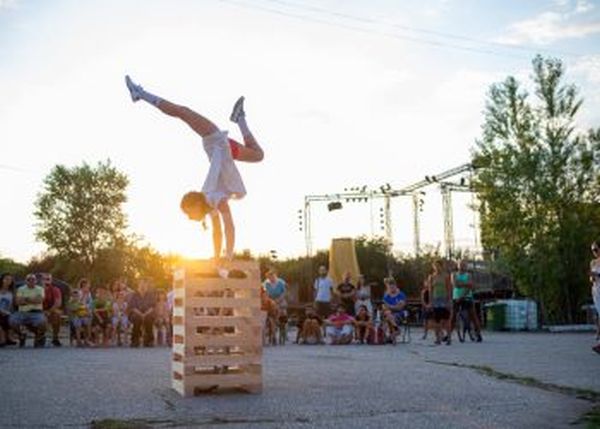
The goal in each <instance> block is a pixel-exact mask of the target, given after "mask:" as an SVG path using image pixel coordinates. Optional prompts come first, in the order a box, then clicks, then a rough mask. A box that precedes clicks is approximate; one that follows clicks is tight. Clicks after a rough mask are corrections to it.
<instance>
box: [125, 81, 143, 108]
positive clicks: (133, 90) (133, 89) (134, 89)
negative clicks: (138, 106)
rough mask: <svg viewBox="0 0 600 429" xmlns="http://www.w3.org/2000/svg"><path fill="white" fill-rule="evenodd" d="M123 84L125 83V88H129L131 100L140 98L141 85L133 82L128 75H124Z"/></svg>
mask: <svg viewBox="0 0 600 429" xmlns="http://www.w3.org/2000/svg"><path fill="white" fill-rule="evenodd" d="M125 85H127V89H128V90H129V95H131V101H133V102H134V103H135V102H136V101H138V100H139V99H140V98H142V95H141V92H142V87H141V86H139V85H136V84H135V83H133V81H132V80H131V78H130V77H129V75H125Z"/></svg>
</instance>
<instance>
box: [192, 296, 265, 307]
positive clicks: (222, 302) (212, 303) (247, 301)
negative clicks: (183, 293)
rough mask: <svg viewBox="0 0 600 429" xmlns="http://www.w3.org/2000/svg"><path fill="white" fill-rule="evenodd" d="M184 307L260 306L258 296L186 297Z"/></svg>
mask: <svg viewBox="0 0 600 429" xmlns="http://www.w3.org/2000/svg"><path fill="white" fill-rule="evenodd" d="M185 307H186V308H191V307H220V308H260V299H259V298H243V299H238V298H188V299H186V301H185Z"/></svg>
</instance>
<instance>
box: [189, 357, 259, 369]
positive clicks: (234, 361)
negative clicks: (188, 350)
mask: <svg viewBox="0 0 600 429" xmlns="http://www.w3.org/2000/svg"><path fill="white" fill-rule="evenodd" d="M181 362H182V363H185V365H191V366H215V365H229V366H237V365H262V354H248V355H229V356H227V355H212V356H189V357H185V358H184V360H183V361H181Z"/></svg>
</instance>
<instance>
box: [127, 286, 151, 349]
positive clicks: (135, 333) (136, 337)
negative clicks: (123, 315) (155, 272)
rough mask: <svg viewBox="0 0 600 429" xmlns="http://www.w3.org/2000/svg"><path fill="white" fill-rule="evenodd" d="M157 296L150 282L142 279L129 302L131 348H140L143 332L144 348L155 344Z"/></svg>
mask: <svg viewBox="0 0 600 429" xmlns="http://www.w3.org/2000/svg"><path fill="white" fill-rule="evenodd" d="M155 306H156V295H155V293H154V290H152V289H151V284H150V280H148V279H145V278H144V279H141V280H140V281H139V282H138V290H137V291H136V292H134V293H133V295H132V296H131V299H130V301H129V321H130V322H131V324H132V325H133V326H132V328H131V347H139V346H140V336H142V332H143V343H144V347H152V346H153V344H154V309H155Z"/></svg>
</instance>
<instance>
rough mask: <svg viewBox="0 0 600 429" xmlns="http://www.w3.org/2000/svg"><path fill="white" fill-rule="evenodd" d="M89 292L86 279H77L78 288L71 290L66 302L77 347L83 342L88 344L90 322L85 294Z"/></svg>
mask: <svg viewBox="0 0 600 429" xmlns="http://www.w3.org/2000/svg"><path fill="white" fill-rule="evenodd" d="M87 293H89V283H88V281H87V280H86V279H82V280H80V281H79V288H77V289H73V290H72V291H71V296H70V297H69V301H68V303H67V311H68V313H69V323H70V325H71V330H72V333H73V337H75V341H76V344H77V347H82V346H83V345H84V344H89V326H90V322H91V318H90V309H89V307H88V305H87V304H88V301H87V298H86V297H89V295H86V294H87Z"/></svg>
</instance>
